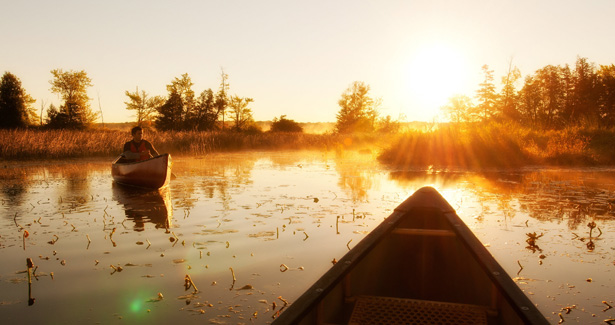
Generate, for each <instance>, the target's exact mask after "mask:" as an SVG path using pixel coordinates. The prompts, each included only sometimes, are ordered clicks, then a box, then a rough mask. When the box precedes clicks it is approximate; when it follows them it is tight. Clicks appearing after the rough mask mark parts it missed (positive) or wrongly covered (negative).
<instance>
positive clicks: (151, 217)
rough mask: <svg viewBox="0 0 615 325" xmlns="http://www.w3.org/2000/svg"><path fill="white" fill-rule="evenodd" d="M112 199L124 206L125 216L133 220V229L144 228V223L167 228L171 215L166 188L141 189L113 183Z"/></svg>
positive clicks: (139, 229) (168, 193)
mask: <svg viewBox="0 0 615 325" xmlns="http://www.w3.org/2000/svg"><path fill="white" fill-rule="evenodd" d="M113 199H114V200H116V201H117V202H118V203H119V204H121V205H123V206H124V213H125V214H126V218H127V219H129V220H132V221H134V230H135V231H143V230H145V223H146V222H151V223H153V224H154V225H155V226H156V228H164V229H169V228H170V227H171V226H172V225H171V219H172V217H173V206H172V204H171V193H170V191H169V189H168V188H166V187H165V188H163V189H160V190H157V191H152V190H141V189H136V188H131V187H127V186H122V185H119V184H116V183H113Z"/></svg>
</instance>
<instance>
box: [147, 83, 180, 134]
mask: <svg viewBox="0 0 615 325" xmlns="http://www.w3.org/2000/svg"><path fill="white" fill-rule="evenodd" d="M157 111H158V115H156V120H155V121H154V125H155V126H156V128H157V129H159V130H178V129H181V126H182V124H183V121H182V120H181V113H182V111H183V104H182V100H181V96H180V95H179V94H178V93H176V92H172V93H171V94H169V98H168V99H167V100H166V102H165V103H164V104H162V105H160V106H159V107H158V109H157Z"/></svg>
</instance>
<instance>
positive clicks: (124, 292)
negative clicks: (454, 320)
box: [0, 152, 615, 324]
mask: <svg viewBox="0 0 615 325" xmlns="http://www.w3.org/2000/svg"><path fill="white" fill-rule="evenodd" d="M110 161H111V159H109V160H94V161H93V160H85V161H84V160H80V161H73V162H65V163H44V164H42V163H41V164H39V163H36V162H29V163H28V164H26V165H25V166H24V165H23V164H17V163H14V162H4V163H2V166H1V168H0V189H1V193H0V199H1V200H2V202H1V206H0V208H1V215H0V261H1V263H0V319H2V321H3V322H6V323H7V324H8V323H17V322H19V323H32V324H34V323H45V324H56V323H57V324H66V323H70V324H82V323H88V324H91V323H102V324H109V323H123V324H133V323H135V324H138V323H148V324H151V323H158V324H166V323H170V322H178V323H179V322H181V323H187V324H192V323H199V324H203V323H205V324H208V323H211V324H236V323H245V324H252V323H256V324H266V323H269V322H271V321H272V319H273V318H272V317H273V315H274V314H275V313H276V312H277V311H279V310H280V307H281V306H283V305H284V302H283V301H284V300H286V301H288V302H290V303H292V302H293V301H294V300H295V299H296V298H297V297H298V296H299V295H301V293H302V292H303V291H304V290H306V289H307V288H308V287H309V286H310V285H311V284H312V283H313V282H314V281H316V280H317V279H318V278H319V277H320V276H321V275H322V274H323V273H324V272H325V271H326V270H327V269H329V268H330V267H331V266H332V260H333V259H336V260H339V259H340V258H341V257H342V256H343V255H344V253H346V252H347V251H348V250H349V248H352V247H354V246H355V245H356V244H357V243H358V242H359V241H360V240H361V239H362V238H363V237H364V236H365V235H366V234H367V233H369V232H370V231H371V230H372V229H373V228H375V227H376V226H377V225H378V224H379V223H380V222H381V221H382V220H383V219H384V218H386V217H387V216H388V215H389V214H390V213H391V212H392V210H393V209H394V208H395V207H396V206H397V205H398V204H400V203H401V202H402V201H403V200H404V199H405V198H406V197H408V196H409V195H411V194H412V193H413V192H414V191H415V190H417V189H418V188H420V187H422V186H426V185H429V186H433V187H435V188H436V189H438V190H439V191H440V192H441V193H442V194H443V195H444V197H445V198H446V199H447V200H448V201H449V202H450V203H451V205H452V206H453V207H455V208H456V209H457V213H458V214H459V215H460V217H461V218H462V219H463V220H464V221H465V222H466V223H467V224H468V226H469V227H470V228H471V229H472V230H473V231H474V232H475V234H476V235H477V237H478V238H479V239H480V240H481V241H482V242H483V243H484V244H485V246H487V247H488V249H489V251H490V252H491V253H492V254H493V255H494V256H495V257H496V259H497V260H498V261H499V263H500V264H501V265H502V266H503V267H504V268H505V269H506V270H507V272H508V273H509V275H510V276H511V277H513V278H514V279H515V281H516V282H517V284H518V285H519V286H520V287H521V289H523V291H524V292H525V293H526V294H527V295H528V296H529V297H530V299H531V300H532V301H533V302H534V303H535V304H536V305H537V306H538V308H539V309H540V310H541V311H542V312H543V313H544V314H545V316H546V317H547V318H548V319H549V320H550V321H551V322H552V323H557V322H558V321H560V316H559V314H561V315H562V316H561V317H563V318H564V319H565V321H566V322H570V323H572V322H578V323H583V324H588V323H597V324H599V323H603V321H604V320H605V319H609V318H614V317H615V309H608V306H607V304H606V303H603V301H606V302H607V303H608V304H610V305H611V306H615V281H614V274H615V218H614V216H615V169H588V168H585V169H523V170H508V171H483V172H476V171H473V172H469V171H447V172H441V171H440V172H438V171H433V170H411V171H401V170H390V169H387V167H386V166H383V165H380V164H379V163H378V162H377V161H376V160H375V159H374V156H373V154H371V153H366V154H359V153H346V154H343V155H339V154H335V153H332V152H330V153H317V152H284V153H233V154H216V155H209V156H206V157H202V158H187V157H176V158H175V160H174V166H173V172H174V174H175V175H176V176H177V177H176V178H175V179H174V180H172V181H171V184H170V186H169V188H168V189H165V190H162V191H159V192H158V191H157V192H142V191H135V190H132V189H127V188H124V187H121V186H118V185H115V184H114V183H113V181H112V178H111V173H110V170H111V168H110ZM611 201H612V203H613V206H611ZM338 216H339V221H338ZM590 222H595V224H596V227H595V228H593V230H591V232H590V227H589V226H588V224H589V223H590ZM528 233H535V234H536V237H538V238H537V239H536V241H535V245H534V246H529V245H528V243H527V242H526V240H527V239H528V235H527V234H528ZM590 233H591V237H590ZM26 234H27V236H26ZM27 258H31V259H32V261H33V263H34V267H35V268H36V270H35V272H34V274H35V276H33V277H32V284H31V285H30V286H29V285H28V273H27V272H26V270H27V265H26V259H27ZM186 275H189V276H190V278H191V280H192V282H193V284H194V285H195V286H196V287H197V288H198V292H197V293H194V289H193V288H188V289H187V290H186V287H185V283H186V282H185V280H186ZM234 279H235V280H234ZM280 297H281V298H280ZM274 302H275V305H276V306H275V309H274ZM565 307H571V309H570V311H569V313H567V310H563V309H564V308H565Z"/></svg>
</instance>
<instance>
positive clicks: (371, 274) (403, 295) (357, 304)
mask: <svg viewBox="0 0 615 325" xmlns="http://www.w3.org/2000/svg"><path fill="white" fill-rule="evenodd" d="M383 301H384V302H383ZM379 304H381V305H379ZM370 306H372V307H373V306H379V307H378V308H376V311H374V312H373V313H372V314H379V315H380V316H379V317H383V316H382V315H389V314H391V313H389V312H383V311H384V310H385V308H386V307H387V306H388V307H390V306H394V307H395V306H397V307H395V308H396V309H397V310H404V311H405V314H404V315H393V316H392V317H399V318H395V319H396V320H394V321H390V322H391V323H400V322H401V323H413V322H415V323H424V322H425V318H420V319H416V318H412V317H414V316H417V315H418V316H420V317H434V322H433V323H443V322H444V323H447V322H448V323H466V322H463V321H461V319H460V318H459V317H461V316H459V315H460V314H454V315H453V316H452V317H453V319H448V320H445V319H442V318H439V317H443V315H444V314H445V313H448V312H450V311H451V310H455V309H456V308H457V309H459V308H460V310H466V311H467V310H472V311H475V313H474V314H473V315H475V316H476V317H479V318H481V317H482V318H484V319H485V322H481V321H478V320H475V319H472V320H469V321H467V323H470V324H474V323H488V324H548V322H547V321H546V319H545V318H544V316H543V315H542V314H541V313H540V312H539V311H538V310H537V308H536V307H535V306H534V305H533V304H532V303H531V301H530V300H529V299H528V298H527V297H526V296H525V294H524V293H523V292H522V291H521V289H520V288H519V287H518V286H517V285H516V284H515V283H514V281H513V280H512V279H511V278H510V277H509V276H508V275H507V274H506V272H505V271H504V269H502V267H501V266H500V265H499V264H498V263H497V262H496V261H495V259H494V258H493V257H492V256H491V254H490V253H489V252H488V251H487V250H486V249H485V247H484V246H483V245H482V244H481V243H480V241H479V240H478V239H477V238H476V237H475V236H474V234H473V233H472V232H471V231H470V229H469V228H468V227H467V226H466V225H465V224H464V223H463V221H461V219H459V217H458V216H457V214H456V213H455V211H454V209H453V208H452V207H451V206H450V205H449V204H448V203H447V202H446V200H444V198H442V196H440V194H439V193H438V192H437V191H436V190H435V189H433V188H429V187H425V188H422V189H420V190H418V191H417V192H416V193H415V194H413V195H412V196H411V197H410V198H408V199H407V200H406V201H405V202H404V203H402V204H401V205H400V206H399V207H397V208H396V209H395V211H394V212H393V214H391V215H390V216H389V217H388V218H387V219H385V220H384V221H383V223H382V224H380V225H379V226H378V227H377V228H376V229H374V230H373V231H372V232H371V233H370V234H368V235H367V236H366V237H365V238H364V239H363V240H362V241H361V242H360V243H358V244H357V245H356V246H355V247H354V248H353V249H352V250H351V251H349V252H348V253H347V254H346V255H345V256H344V257H343V258H342V259H341V260H340V261H339V262H337V264H335V265H334V266H333V267H332V268H331V269H330V270H329V271H328V272H327V273H325V275H323V276H322V277H321V278H320V279H319V280H318V281H317V282H316V283H315V284H314V285H313V286H312V287H311V288H310V289H308V290H307V291H306V292H305V293H304V294H303V295H302V296H301V297H299V299H297V301H295V302H294V303H292V304H291V305H290V306H289V307H288V308H287V309H286V310H284V311H282V312H281V314H280V316H279V317H278V318H277V319H276V321H275V322H274V323H275V324H320V323H327V324H347V323H353V324H355V323H366V324H369V323H373V319H372V320H369V318H366V317H368V316H369V315H367V314H369V312H365V311H366V310H367V309H369V307H370ZM438 306H439V307H438ZM460 306H461V307H460ZM419 310H424V311H425V310H426V313H427V311H429V312H432V315H431V316H425V315H424V314H421V312H419ZM362 315H363V316H362ZM413 315H414V316H413ZM357 317H358V319H357ZM387 317H388V316H387ZM408 317H410V318H408ZM421 319H422V321H421ZM477 319H478V318H477ZM382 321H383V320H382V319H380V321H379V322H381V323H387V322H386V321H384V322H382Z"/></svg>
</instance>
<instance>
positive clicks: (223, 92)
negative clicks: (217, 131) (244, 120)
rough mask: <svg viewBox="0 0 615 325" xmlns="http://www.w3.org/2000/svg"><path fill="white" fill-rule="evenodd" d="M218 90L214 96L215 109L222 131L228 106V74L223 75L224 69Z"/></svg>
mask: <svg viewBox="0 0 615 325" xmlns="http://www.w3.org/2000/svg"><path fill="white" fill-rule="evenodd" d="M220 79H221V80H220V88H219V89H218V93H217V94H216V102H215V105H216V109H217V111H218V113H219V114H221V115H222V130H224V117H225V116H226V108H227V107H228V104H229V99H228V90H229V87H230V85H229V84H228V74H226V73H224V69H221V72H220Z"/></svg>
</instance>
